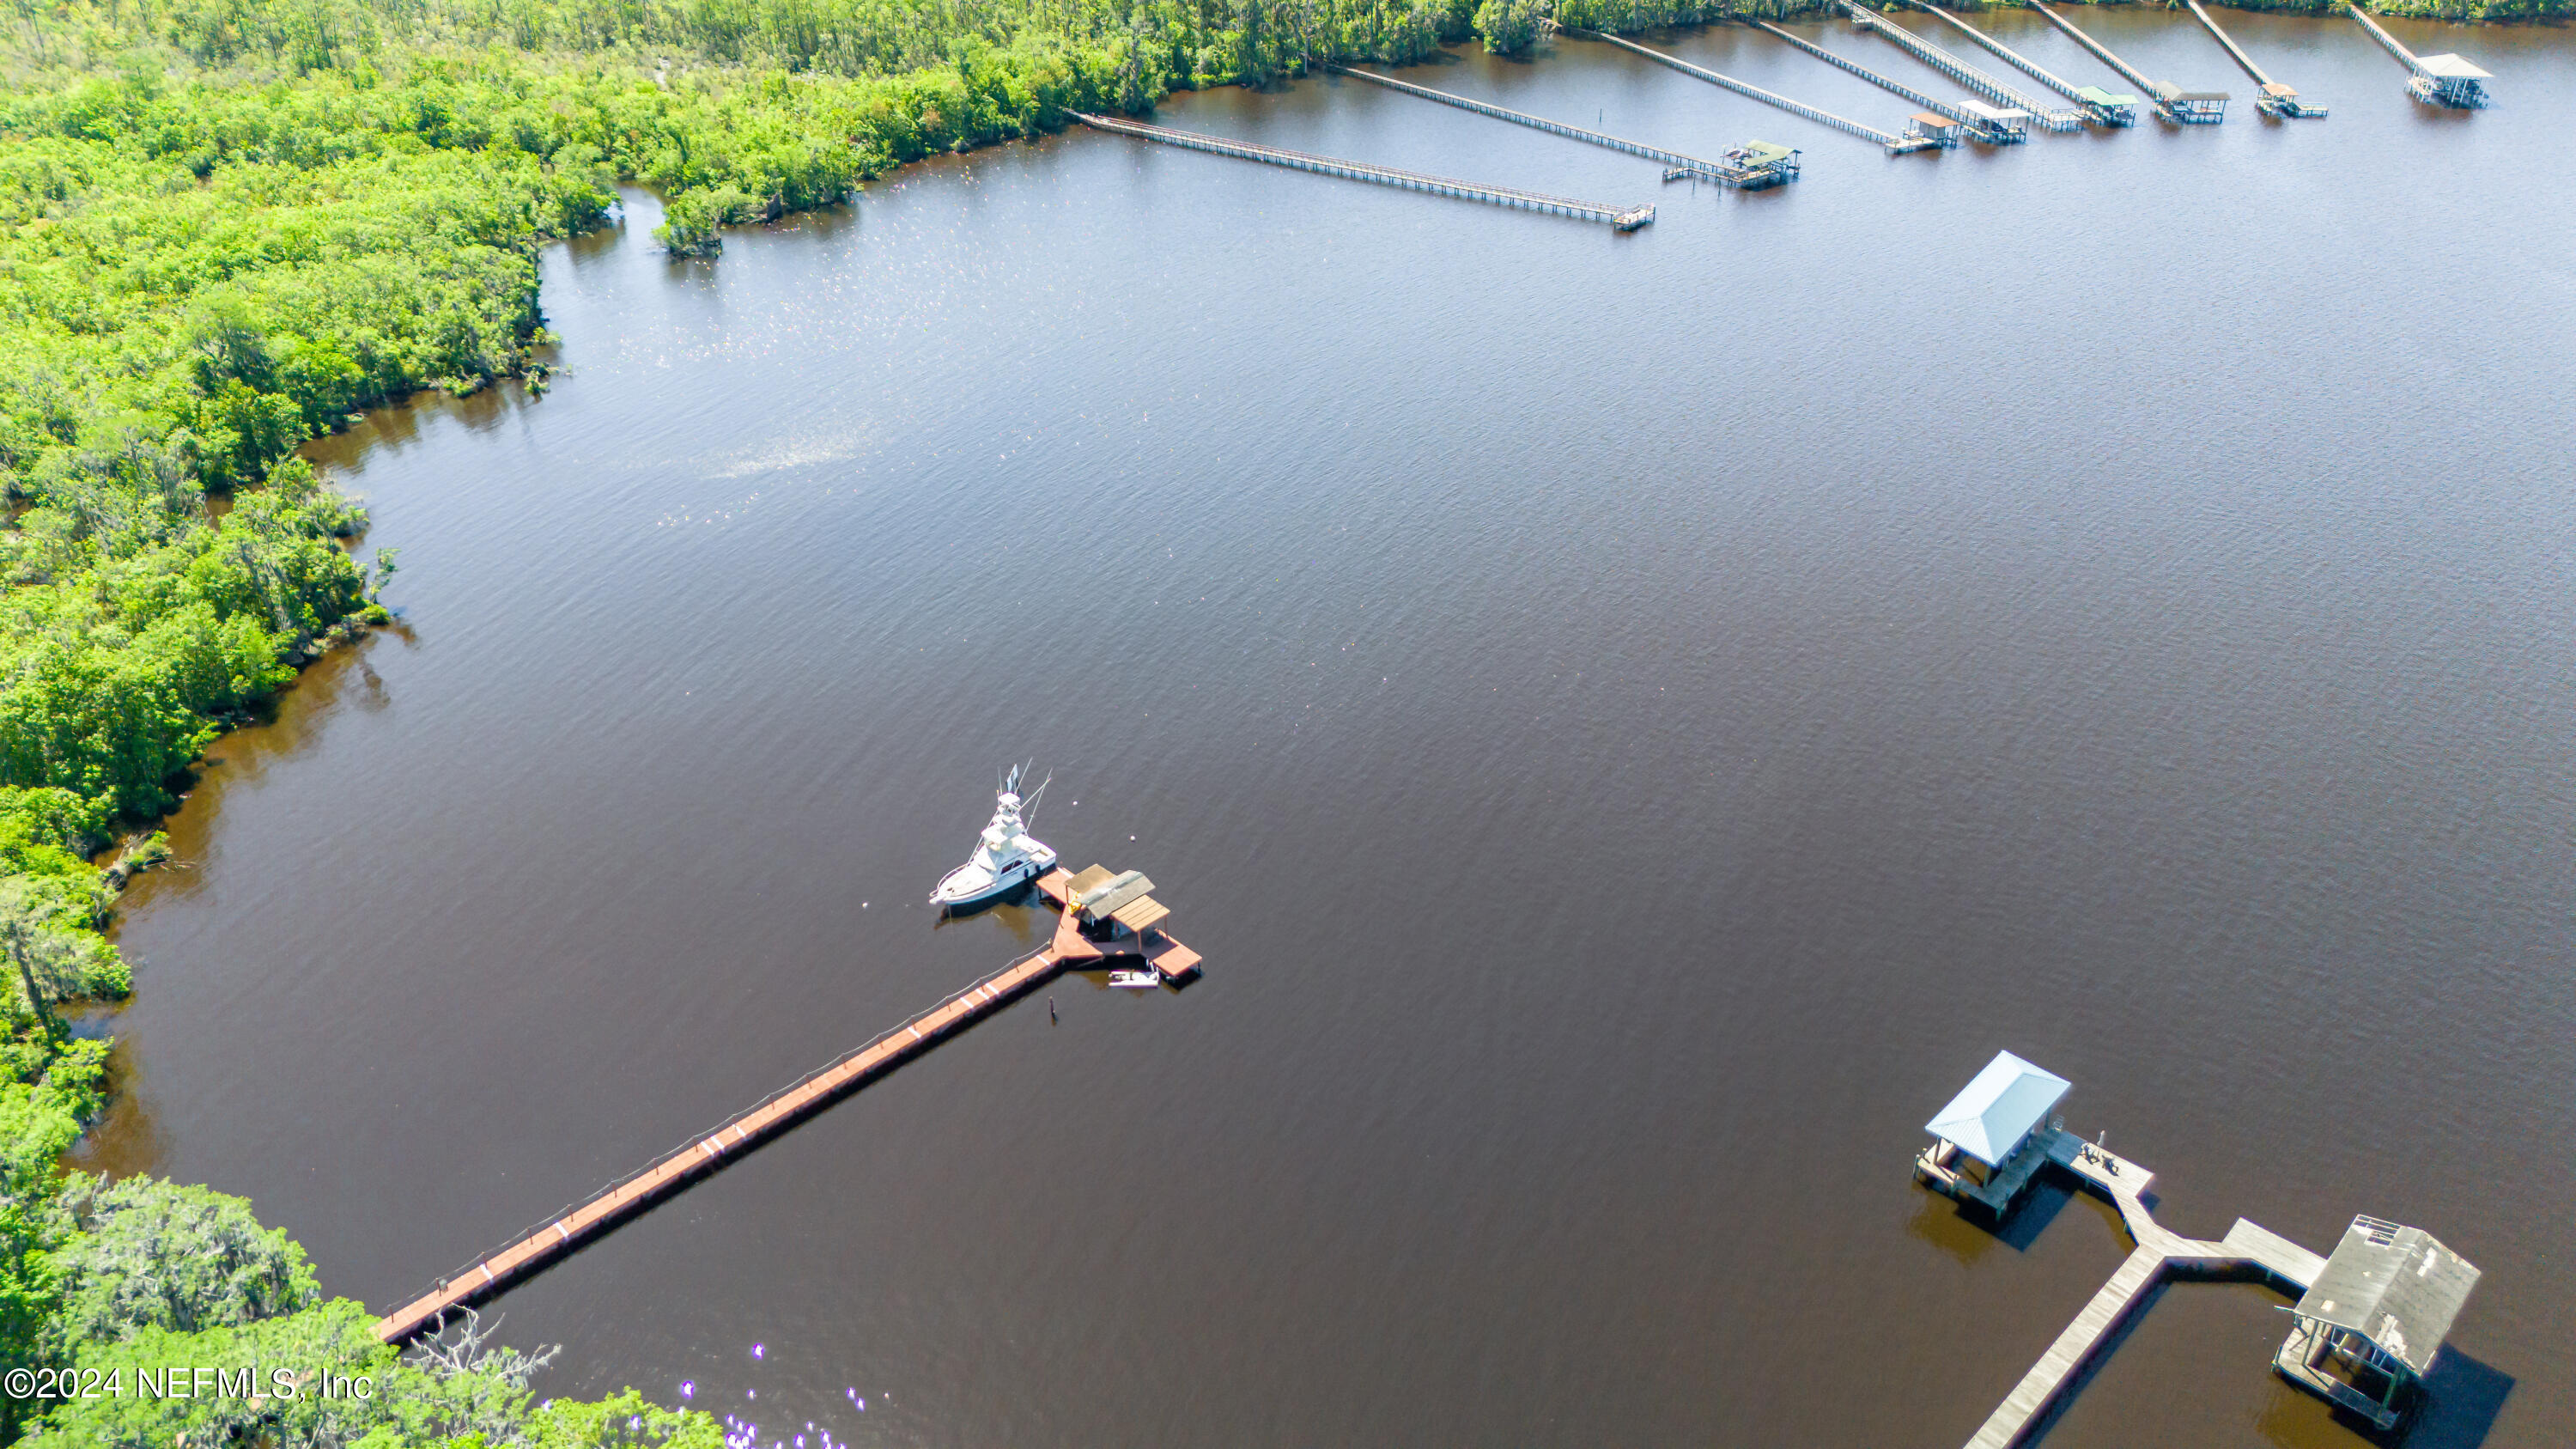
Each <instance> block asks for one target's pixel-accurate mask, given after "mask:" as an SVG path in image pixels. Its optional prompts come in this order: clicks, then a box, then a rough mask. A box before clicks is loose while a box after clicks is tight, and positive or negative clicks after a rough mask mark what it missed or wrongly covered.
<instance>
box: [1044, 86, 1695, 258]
mask: <svg viewBox="0 0 2576 1449" xmlns="http://www.w3.org/2000/svg"><path fill="white" fill-rule="evenodd" d="M1068 114H1070V115H1071V116H1072V117H1073V118H1074V119H1075V120H1077V121H1080V122H1082V123H1083V124H1084V125H1086V126H1090V127H1092V128H1093V129H1095V130H1101V131H1114V132H1116V133H1118V134H1119V135H1122V136H1135V137H1138V138H1140V139H1142V140H1147V141H1159V142H1161V143H1162V144H1164V145H1166V146H1185V147H1187V148H1189V149H1190V150H1193V151H1206V152H1209V153H1211V154H1213V155H1218V156H1235V157H1240V158H1241V159H1243V160H1246V161H1261V162H1266V163H1268V164H1269V165H1272V166H1286V167H1289V168H1291V169H1293V170H1297V171H1312V172H1314V173H1316V174H1317V175H1319V176H1339V177H1342V178H1343V179H1345V180H1349V181H1368V182H1374V183H1375V184H1377V185H1379V186H1399V187H1402V188H1404V189H1405V190H1407V191H1428V192H1431V193H1432V194H1434V195H1436V196H1454V197H1457V198H1459V199H1461V200H1464V201H1481V202H1484V203H1485V204H1487V205H1489V206H1510V207H1517V208H1519V209H1520V210H1523V211H1543V212H1546V213H1547V214H1549V215H1551V216H1570V217H1573V218H1575V219H1576V220H1578V221H1597V222H1602V223H1604V224H1606V225H1608V226H1610V227H1612V228H1613V229H1615V230H1618V231H1635V230H1636V229H1637V228H1639V227H1641V226H1644V225H1646V224H1647V223H1648V222H1651V221H1653V220H1654V219H1655V209H1654V208H1653V207H1651V206H1609V205H1605V204H1603V203H1601V202H1597V201H1576V200H1573V199H1571V198H1568V197H1563V196H1549V195H1546V194H1544V193H1542V192H1536V191H1522V190H1520V189H1519V188H1517V187H1511V186H1487V185H1484V184H1483V183H1481V182H1475V181H1458V180H1453V179H1452V178H1450V177H1446V176H1429V175H1425V174H1423V173H1422V172H1419V171H1401V170H1398V169H1396V168H1395V167H1392V166H1374V165H1371V164H1369V163H1368V162H1366V161H1345V160H1343V159H1341V158H1340V157H1338V156H1313V155H1309V154H1307V153H1306V152H1303V151H1288V150H1283V149H1281V148H1280V147H1277V146H1264V145H1260V144H1259V143H1257V142H1252V141H1234V140H1228V139H1227V138H1225V137H1223V136H1203V135H1201V134H1199V133H1198V132H1196V131H1176V130H1173V129H1172V128H1171V127H1169V126H1149V125H1146V124H1145V123H1143V122H1142V121H1121V120H1117V119H1115V118H1113V117H1109V116H1095V115H1091V114H1089V113H1088V112H1084V111H1072V112H1068Z"/></svg>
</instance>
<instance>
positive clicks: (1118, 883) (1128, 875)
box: [1073, 870, 1154, 919]
mask: <svg viewBox="0 0 2576 1449" xmlns="http://www.w3.org/2000/svg"><path fill="white" fill-rule="evenodd" d="M1084 874H1085V875H1088V874H1090V872H1089V871H1085V872H1084ZM1153 888H1154V883H1153V882H1152V881H1151V880H1148V879H1146V877H1145V873H1144V872H1143V871H1141V870H1129V871H1121V872H1119V873H1118V874H1117V875H1114V876H1111V877H1110V878H1109V879H1107V880H1105V881H1102V882H1101V883H1099V884H1098V885H1095V886H1088V887H1086V886H1083V885H1082V884H1081V883H1080V882H1079V881H1078V880H1077V881H1076V883H1075V889H1074V896H1073V902H1074V908H1075V909H1077V910H1080V911H1082V912H1083V913H1085V914H1087V915H1089V916H1091V917H1093V918H1095V919H1097V918H1100V917H1103V916H1108V915H1111V914H1113V913H1115V912H1116V911H1117V910H1118V908H1119V907H1121V906H1123V905H1126V904H1127V903H1128V902H1129V901H1132V900H1134V899H1136V898H1137V897H1138V896H1141V895H1144V894H1146V893H1147V892H1149V891H1151V890H1152V889H1153Z"/></svg>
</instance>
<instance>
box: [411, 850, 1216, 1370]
mask: <svg viewBox="0 0 2576 1449" xmlns="http://www.w3.org/2000/svg"><path fill="white" fill-rule="evenodd" d="M1070 879H1071V877H1070V876H1068V875H1066V874H1065V873H1064V872H1063V871H1061V870H1059V871H1053V872H1050V873H1049V874H1048V875H1047V876H1046V878H1044V879H1043V880H1040V881H1039V882H1038V883H1037V885H1038V889H1039V891H1040V892H1041V893H1042V894H1044V895H1045V896H1046V898H1047V900H1048V901H1050V902H1051V903H1053V904H1054V905H1055V906H1056V907H1057V908H1059V909H1061V908H1062V907H1063V906H1064V903H1065V886H1066V882H1067V881H1069V880H1070ZM1065 939H1066V937H1065V935H1064V933H1062V932H1059V933H1058V939H1057V942H1056V943H1055V944H1051V945H1049V946H1048V947H1047V948H1046V949H1045V950H1042V951H1039V952H1038V953H1037V954H1035V955H1032V956H1024V957H1022V958H1020V959H1019V960H1017V961H1014V962H1012V963H1011V964H1010V965H1008V966H1005V967H1003V968H1002V969H1001V970H999V971H996V972H994V973H993V974H992V975H990V976H987V977H985V978H984V979H983V980H981V981H978V982H976V983H975V984H974V985H972V986H969V987H967V988H966V989H965V990H963V991H960V992H957V993H955V994H954V995H952V996H949V997H948V998H946V999H945V1000H943V1001H941V1002H940V1003H939V1004H938V1005H936V1006H934V1007H932V1008H930V1009H929V1010H928V1011H925V1012H923V1013H921V1014H920V1015H918V1016H916V1017H913V1018H912V1019H911V1020H909V1021H906V1022H904V1023H903V1024H902V1025H900V1026H896V1027H893V1028H891V1029H890V1030H887V1031H885V1032H883V1033H881V1034H880V1035H878V1036H877V1037H876V1038H874V1039H873V1040H871V1041H869V1042H868V1043H867V1045H865V1046H862V1047H860V1048H859V1049H858V1050H856V1051H854V1052H850V1053H848V1054H847V1055H844V1056H842V1057H841V1058H839V1059H838V1060H836V1061H834V1062H833V1063H832V1064H831V1065H829V1066H827V1067H824V1068H822V1069H821V1070H819V1071H815V1072H809V1073H807V1074H806V1075H805V1076H803V1077H800V1078H798V1079H797V1080H796V1081H795V1082H794V1083H792V1084H791V1085H789V1086H786V1087H783V1088H781V1089H780V1090H778V1091H776V1092H773V1093H771V1094H770V1095H769V1096H767V1097H765V1098H763V1099H762V1100H761V1102H760V1104H759V1105H758V1106H755V1107H753V1108H752V1109H751V1110H750V1111H748V1112H745V1113H743V1114H742V1115H740V1116H738V1117H735V1118H734V1119H733V1120H731V1121H729V1122H727V1123H725V1124H724V1125H723V1126H722V1127H719V1128H717V1129H716V1130H715V1131H713V1132H710V1133H708V1134H707V1135H706V1136H704V1137H700V1138H698V1139H696V1140H695V1141H692V1142H689V1143H686V1144H684V1145H682V1146H680V1147H677V1148H674V1149H672V1150H671V1151H670V1152H668V1153H666V1154H664V1155H663V1156H662V1157H660V1158H659V1159H657V1160H656V1161H655V1162H654V1163H653V1164H652V1165H651V1166H649V1167H647V1168H645V1169H644V1170H643V1171H641V1172H638V1173H636V1174H634V1175H633V1176H631V1177H626V1178H622V1179H620V1180H619V1181H617V1182H614V1183H611V1184H609V1185H608V1186H607V1187H605V1188H602V1189H601V1190H600V1191H599V1192H598V1193H597V1194H595V1195H594V1196H592V1197H591V1198H590V1199H589V1200H588V1201H586V1202H583V1203H581V1204H580V1205H578V1206H576V1207H572V1208H568V1209H566V1210H565V1211H564V1212H562V1213H560V1214H558V1215H556V1216H554V1217H552V1218H549V1219H547V1220H546V1221H545V1222H542V1223H540V1224H538V1225H537V1226H535V1227H534V1228H531V1229H529V1230H528V1231H527V1232H526V1233H524V1234H522V1235H521V1236H520V1237H519V1238H518V1239H517V1240H515V1241H513V1242H512V1243H511V1244H510V1245H509V1246H508V1247H505V1248H503V1249H501V1250H500V1251H499V1252H497V1253H493V1254H491V1255H490V1256H488V1257H485V1258H481V1259H477V1260H476V1261H475V1262H473V1263H469V1264H467V1265H466V1266H465V1267H464V1268H462V1269H459V1270H458V1271H457V1272H456V1273H455V1274H453V1275H451V1276H449V1277H446V1278H441V1279H440V1280H439V1281H438V1286H437V1287H436V1288H433V1289H431V1290H430V1291H429V1292H427V1293H424V1294H422V1295H421V1296H420V1297H418V1298H415V1299H413V1300H412V1301H411V1302H409V1303H406V1304H404V1305H403V1306H402V1307H400V1308H397V1309H395V1310H394V1311H393V1312H391V1313H388V1314H386V1315H385V1316H384V1317H383V1318H381V1319H378V1320H377V1322H376V1337H377V1338H378V1339H379V1340H381V1341H383V1342H386V1343H402V1342H404V1341H406V1340H408V1339H410V1338H412V1337H414V1336H415V1335H417V1334H419V1333H421V1332H422V1331H424V1330H428V1329H433V1328H435V1327H436V1326H437V1325H438V1324H439V1323H440V1322H441V1321H442V1320H443V1319H444V1318H445V1317H446V1315H447V1314H449V1313H451V1312H453V1311H454V1310H456V1309H458V1308H464V1307H468V1306H471V1305H472V1304H475V1303H478V1302H480V1301H482V1300H484V1299H486V1298H489V1297H491V1296H493V1295H494V1294H496V1293H499V1292H500V1291H501V1290H502V1289H504V1288H506V1287H508V1286H509V1285H510V1284H511V1283H512V1282H514V1281H516V1280H518V1279H521V1278H525V1277H527V1276H528V1275H529V1274H531V1273H535V1272H537V1271H539V1270H541V1269H543V1268H545V1267H547V1266H549V1265H551V1264H553V1263H555V1262H556V1261H558V1260H560V1259H562V1258H565V1257H567V1256H569V1255H570V1254H571V1253H573V1252H574V1251H575V1250H576V1249H578V1248H580V1247H581V1246H582V1245H583V1244H584V1243H587V1242H590V1241H591V1240H592V1239H594V1238H597V1237H599V1236H600V1235H602V1234H604V1233H606V1232H608V1231H609V1230H610V1229H612V1228H614V1227H616V1226H617V1225H618V1224H620V1223H623V1222H625V1221H626V1220H627V1219H629V1218H631V1217H634V1216H635V1215H636V1214H637V1213H640V1212H642V1211H643V1210H645V1209H646V1208H648V1207H651V1206H652V1205H653V1204H655V1203H657V1202H660V1201H661V1200H662V1199H664V1198H667V1197H669V1196H670V1195H671V1194H673V1193H675V1192H678V1191H680V1190H681V1189H682V1188H684V1187H687V1186H688V1185H689V1184H691V1183H693V1182H696V1181H698V1180H699V1179H700V1178H703V1177H707V1176H709V1175H711V1174H713V1173H715V1172H717V1171H719V1170H720V1169H722V1168H723V1167H724V1166H725V1164H727V1163H729V1162H731V1161H733V1160H734V1159H736V1158H738V1157H740V1156H742V1155H743V1154H744V1153H746V1152H749V1151H751V1150H752V1149H753V1148H755V1147H758V1146H759V1145H760V1144H761V1143H763V1142H766V1141H768V1140H769V1139H770V1138H772V1137H775V1136H777V1135H778V1134H779V1133H781V1132H784V1131H786V1130H787V1129H788V1128H790V1127H793V1126H795V1125H796V1124H797V1123H799V1122H802V1121H804V1120H805V1119H806V1118H808V1117H811V1116H813V1115H814V1114H815V1113H817V1112H820V1111H822V1110H823V1109H824V1108H825V1107H828V1106H830V1105H832V1104H833V1103H834V1102H837V1101H839V1100H840V1099H841V1098H843V1097H845V1096H848V1095H849V1094H850V1093H852V1092H855V1091H857V1090H858V1089H859V1088H861V1087H864V1086H866V1085H867V1084H868V1083H870V1082H873V1081H875V1080H876V1079H877V1078H879V1077H882V1076H884V1075H885V1074H886V1073H888V1072H891V1071H893V1070H894V1069H895V1068H897V1067H899V1066H902V1065H903V1064H904V1063H906V1062H908V1061H911V1060H912V1059H913V1058H915V1057H917V1056H920V1055H922V1054H923V1053H925V1052H928V1051H929V1050H930V1049H931V1048H932V1047H935V1046H937V1045H939V1044H940V1043H941V1042H943V1041H946V1040H947V1039H948V1038H950V1037H952V1036H955V1035H957V1034H958V1033H959V1032H962V1031H964V1030H966V1029H967V1028H968V1027H970V1026H973V1025H974V1024H975V1023H976V1022H978V1021H981V1020H983V1019H984V1018H985V1017H987V1016H990V1015H992V1014H993V1013H995V1012H997V1011H1000V1010H1001V1009H1002V1008H1003V1007H1006V1006H1008V1005H1010V1004H1011V1003H1012V1002H1014V1001H1016V1000H1018V999H1019V998H1021V997H1023V996H1026V995H1027V994H1028V993H1030V992H1031V991H1034V990H1036V989H1037V988H1038V987H1040V986H1043V985H1045V984H1046V983H1047V982H1049V981H1052V980H1054V979H1055V978H1056V977H1057V976H1059V975H1061V974H1063V973H1064V972H1066V971H1068V970H1072V971H1081V970H1088V969H1090V968H1092V967H1094V966H1100V965H1107V964H1110V963H1111V959H1112V957H1114V955H1115V952H1114V951H1113V952H1111V953H1110V954H1109V955H1104V953H1103V952H1102V950H1101V949H1100V948H1097V947H1093V946H1090V945H1088V944H1087V943H1083V944H1077V945H1075V946H1073V947H1071V948H1068V947H1067V946H1066V945H1065V944H1064V941H1065ZM1072 939H1073V940H1074V941H1076V942H1079V941H1080V937H1079V936H1078V935H1075V936H1074V937H1072ZM1139 944H1140V945H1141V947H1142V949H1141V950H1140V951H1138V952H1135V953H1133V954H1134V955H1141V956H1142V957H1143V958H1144V961H1145V964H1147V965H1149V966H1151V967H1152V968H1153V969H1154V970H1155V971H1156V972H1158V973H1160V974H1161V976H1162V978H1163V981H1164V983H1165V984H1166V985H1169V986H1174V987H1178V986H1181V985H1185V984H1187V983H1188V982H1189V981H1191V980H1194V979H1196V978H1197V976H1198V974H1199V954H1198V953H1197V952H1196V951H1193V950H1191V949H1190V948H1189V947H1187V946H1184V945H1182V944H1181V943H1180V942H1179V941H1176V940H1174V939H1172V938H1171V937H1170V936H1168V935H1166V934H1164V933H1163V931H1162V930H1161V929H1159V928H1155V929H1151V930H1148V931H1146V932H1144V933H1143V934H1142V937H1141V940H1140V943H1139Z"/></svg>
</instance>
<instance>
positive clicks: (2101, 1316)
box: [1968, 1247, 2165, 1449]
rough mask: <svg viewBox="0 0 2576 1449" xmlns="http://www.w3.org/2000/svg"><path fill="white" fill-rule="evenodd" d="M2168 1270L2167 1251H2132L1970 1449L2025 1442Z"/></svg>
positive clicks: (2008, 1446)
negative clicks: (2034, 1425) (2060, 1393)
mask: <svg viewBox="0 0 2576 1449" xmlns="http://www.w3.org/2000/svg"><path fill="white" fill-rule="evenodd" d="M2164 1274H2165V1255H2164V1253H2163V1252H2162V1251H2161V1250H2159V1249H2156V1248H2146V1247H2141V1248H2136V1249H2133V1250H2131V1251H2130V1253H2129V1256H2128V1258H2127V1260H2126V1261H2124V1262H2122V1263H2121V1264H2120V1270H2119V1271H2118V1272H2116V1273H2113V1274H2112V1275H2111V1281H2109V1282H2108V1283H2105V1284H2103V1285H2102V1287H2101V1288H2100V1290H2099V1291H2097V1292H2095V1293H2094V1295H2093V1299H2092V1301H2091V1302H2089V1303H2087V1304H2085V1305H2084V1311H2083V1312H2081V1313H2078V1314H2076V1315H2075V1321H2074V1322H2073V1323H2070V1324H2068V1325H2066V1330H2065V1331H2064V1332H2063V1333H2060V1334H2058V1335H2057V1341H2056V1342H2054V1343H2052V1344H2050V1345H2049V1346H2048V1352H2046V1353H2043V1354H2041V1355H2040V1356H2039V1362H2037V1363H2035V1364H2033V1365H2031V1369H2030V1372H2029V1373H2026V1374H2024V1375H2022V1378H2021V1382H2020V1383H2018V1384H2016V1385H2014V1386H2013V1391H2012V1392H2011V1393H2009V1394H2007V1395H2005V1396H2004V1401H2003V1403H2002V1405H2000V1406H1999V1407H1997V1408H1996V1410H1995V1411H1994V1413H1992V1414H1991V1415H1989V1416H1987V1418H1986V1422H1985V1425H1984V1427H1982V1428H1980V1429H1978V1430H1977V1437H1975V1438H1973V1439H1971V1440H1969V1441H1968V1449H2011V1446H2012V1445H2015V1444H2018V1443H2020V1442H2021V1438H2022V1435H2023V1434H2024V1433H2026V1432H2027V1431H2028V1430H2029V1428H2030V1426H2031V1424H2032V1423H2033V1422H2034V1421H2036V1420H2037V1419H2038V1418H2039V1416H2040V1415H2041V1414H2043V1413H2045V1412H2047V1410H2048V1406H2049V1405H2050V1404H2052V1403H2054V1402H2055V1401H2056V1399H2057V1394H2058V1391H2059V1390H2061V1389H2063V1388H2065V1387H2066V1382H2067V1380H2068V1379H2071V1378H2073V1377H2074V1376H2075V1374H2076V1372H2077V1371H2078V1370H2079V1369H2081V1368H2083V1367H2084V1363H2085V1361H2086V1360H2087V1359H2090V1358H2091V1357H2092V1356H2093V1351H2094V1350H2095V1349H2096V1348H2099V1347H2101V1344H2102V1340H2103V1339H2104V1338H2106V1337H2108V1336H2110V1334H2111V1332H2112V1331H2113V1330H2114V1329H2116V1328H2118V1327H2119V1326H2120V1324H2121V1323H2122V1322H2123V1321H2124V1320H2126V1319H2127V1318H2128V1316H2129V1310H2131V1309H2132V1308H2135V1307H2137V1305H2138V1300H2139V1299H2140V1298H2141V1297H2143V1296H2145V1294H2146V1292H2147V1290H2148V1289H2150V1288H2153V1287H2154V1286H2155V1285H2156V1282H2157V1280H2158V1279H2160V1278H2162V1277H2164Z"/></svg>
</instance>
